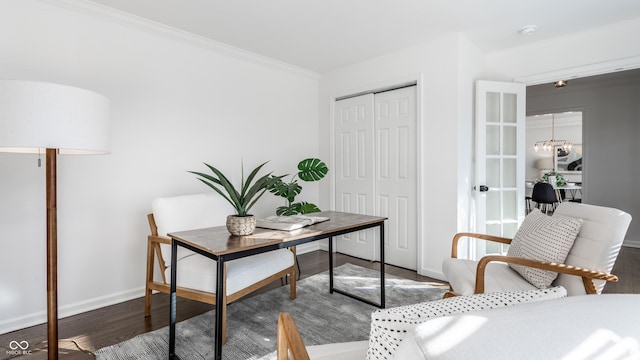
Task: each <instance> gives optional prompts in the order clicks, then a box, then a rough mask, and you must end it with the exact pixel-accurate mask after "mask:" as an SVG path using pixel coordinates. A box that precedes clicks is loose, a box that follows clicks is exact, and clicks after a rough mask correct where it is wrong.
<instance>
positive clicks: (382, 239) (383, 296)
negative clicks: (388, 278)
mask: <svg viewBox="0 0 640 360" xmlns="http://www.w3.org/2000/svg"><path fill="white" fill-rule="evenodd" d="M384 270H385V269H384V222H381V223H380V308H381V309H384V308H385V301H384V300H385V295H384V291H385V283H384Z"/></svg>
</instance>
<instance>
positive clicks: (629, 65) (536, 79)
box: [513, 56, 640, 86]
mask: <svg viewBox="0 0 640 360" xmlns="http://www.w3.org/2000/svg"><path fill="white" fill-rule="evenodd" d="M638 68H640V56H631V57H626V58H622V59H615V60H610V61H603V62H599V63H593V64H588V65H582V66H576V67H572V68H567V69H559V70H554V71H549V72H545V73H539V74H531V75H523V76H517V77H515V78H513V81H514V82H517V83H523V84H526V85H527V86H531V85H539V84H546V83H552V82H555V81H557V80H560V79H562V80H569V81H571V80H572V79H576V78H583V77H586V76H595V75H602V74H608V73H612V72H617V71H623V70H633V69H638Z"/></svg>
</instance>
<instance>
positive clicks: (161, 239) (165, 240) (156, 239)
mask: <svg viewBox="0 0 640 360" xmlns="http://www.w3.org/2000/svg"><path fill="white" fill-rule="evenodd" d="M147 239H148V241H149V242H150V243H159V244H167V245H171V238H170V237H167V236H159V235H149V236H148V237H147Z"/></svg>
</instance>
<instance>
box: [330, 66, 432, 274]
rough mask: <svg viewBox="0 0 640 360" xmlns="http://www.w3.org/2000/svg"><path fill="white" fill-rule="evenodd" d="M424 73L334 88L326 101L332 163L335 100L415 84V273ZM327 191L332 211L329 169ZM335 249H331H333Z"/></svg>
mask: <svg viewBox="0 0 640 360" xmlns="http://www.w3.org/2000/svg"><path fill="white" fill-rule="evenodd" d="M423 78H424V74H423V73H417V74H412V75H407V76H403V77H398V78H395V79H390V80H386V81H381V82H376V83H370V84H364V85H361V86H356V87H353V88H350V89H345V90H342V91H338V92H336V93H335V94H333V95H331V96H330V97H329V99H328V101H329V161H330V165H333V164H335V163H336V152H335V121H336V119H335V103H336V101H337V100H341V99H345V98H348V97H353V96H359V95H363V94H367V93H372V92H373V93H376V92H381V91H386V90H393V89H396V88H400V87H405V86H410V85H415V86H416V131H417V133H418V136H417V137H416V148H417V149H418V153H417V156H416V177H417V179H416V180H417V182H418V184H419V185H418V186H417V188H416V192H417V193H416V196H417V201H416V211H417V218H418V222H417V224H416V225H417V227H418V228H417V229H416V234H417V239H416V241H417V243H416V252H417V254H416V256H417V258H416V269H417V271H418V273H419V272H420V269H422V267H423V262H424V259H423V256H422V248H423V242H422V241H420V239H423V235H424V231H423V223H422V221H421V220H420V219H422V218H423V216H422V214H423V212H424V211H423V206H424V202H423V201H422V199H423V188H422V186H423V184H424V182H423V179H424V166H422V162H423V153H424V148H423V143H424V141H423V133H422V131H423V96H422V94H423V93H424V91H423V86H424V81H423ZM329 175H330V176H329V194H330V200H329V205H330V208H331V209H332V210H333V209H335V207H336V203H335V197H336V178H335V171H330V172H329ZM333 248H334V249H336V246H334V247H333ZM320 249H322V250H325V251H328V250H329V247H328V245H327V244H325V243H324V242H323V243H321V244H320ZM334 251H335V250H334Z"/></svg>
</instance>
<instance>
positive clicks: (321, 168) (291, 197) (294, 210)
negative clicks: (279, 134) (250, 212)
mask: <svg viewBox="0 0 640 360" xmlns="http://www.w3.org/2000/svg"><path fill="white" fill-rule="evenodd" d="M327 172H329V168H328V167H327V164H325V163H324V162H323V161H322V160H320V159H316V158H308V159H304V160H302V161H300V162H299V163H298V174H297V175H294V176H293V177H292V178H291V181H290V182H288V183H286V182H284V181H282V179H281V178H282V177H280V178H278V179H276V181H275V182H274V183H273V184H272V185H271V186H270V187H269V191H270V192H272V193H273V194H275V195H277V196H280V197H283V198H285V205H284V206H279V207H278V208H277V209H276V215H278V216H291V215H296V214H308V213H313V212H318V211H320V209H319V208H318V206H316V205H315V204H312V203H309V202H304V201H302V202H295V198H296V196H297V195H298V194H300V192H301V191H302V186H301V185H300V184H299V183H298V181H297V179H296V176H297V177H299V178H300V180H302V181H307V182H311V181H318V180H320V179H322V178H324V177H325V175H327ZM272 178H275V177H272Z"/></svg>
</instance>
